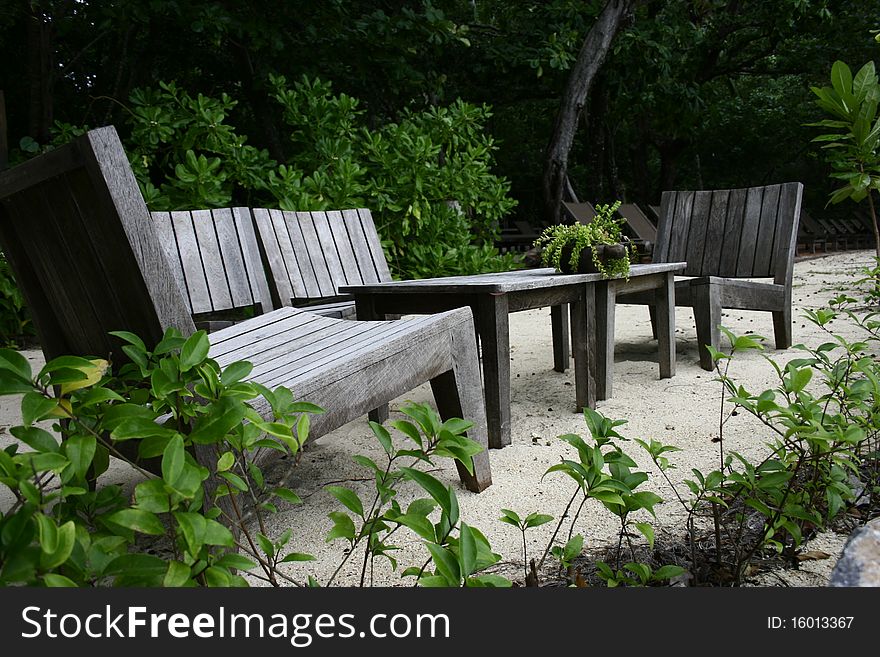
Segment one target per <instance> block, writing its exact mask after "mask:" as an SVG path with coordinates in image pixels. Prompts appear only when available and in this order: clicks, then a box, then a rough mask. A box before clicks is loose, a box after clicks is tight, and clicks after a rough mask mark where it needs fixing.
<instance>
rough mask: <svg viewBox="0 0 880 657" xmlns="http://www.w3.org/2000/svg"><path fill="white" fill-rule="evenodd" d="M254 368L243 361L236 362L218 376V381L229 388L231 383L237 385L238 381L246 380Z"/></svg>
mask: <svg viewBox="0 0 880 657" xmlns="http://www.w3.org/2000/svg"><path fill="white" fill-rule="evenodd" d="M253 369H254V366H253V365H252V364H251V363H249V362H247V361H244V360H240V361H237V362H235V363H232V364H231V365H229V366H228V367H227V368H226V369H225V370H223V372H222V374H221V375H220V380H221V381H223V385H226V386H231V385H232V384H233V383H238V382H239V381H241V380H243V379H246V378H247V377H248V376H250V373H251V372H252V371H253Z"/></svg>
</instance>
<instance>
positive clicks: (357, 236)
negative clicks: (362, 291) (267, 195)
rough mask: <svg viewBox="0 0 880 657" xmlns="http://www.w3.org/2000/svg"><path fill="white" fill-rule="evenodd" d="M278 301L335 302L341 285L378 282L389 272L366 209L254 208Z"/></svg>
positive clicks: (292, 302)
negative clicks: (304, 210) (293, 209)
mask: <svg viewBox="0 0 880 657" xmlns="http://www.w3.org/2000/svg"><path fill="white" fill-rule="evenodd" d="M254 216H255V218H256V224H257V232H258V235H259V239H260V243H261V245H262V247H263V250H264V252H265V254H266V262H267V264H268V266H269V269H270V279H271V281H272V284H273V285H274V286H275V291H276V294H277V296H278V299H279V301H280V303H282V304H284V305H290V304H294V305H302V304H307V303H311V302H316V301H320V300H326V299H334V298H338V297H341V296H343V295H340V294H339V287H340V286H342V285H357V284H360V283H380V282H383V281H389V280H391V272H390V271H389V269H388V263H387V261H386V260H385V254H384V252H383V251H382V244H381V242H380V241H379V235H378V233H377V232H376V226H375V224H374V223H373V218H372V216H371V215H370V212H369V210H365V209H359V210H342V211H328V212H318V211H315V212H286V211H285V212H283V211H281V210H261V209H256V210H254Z"/></svg>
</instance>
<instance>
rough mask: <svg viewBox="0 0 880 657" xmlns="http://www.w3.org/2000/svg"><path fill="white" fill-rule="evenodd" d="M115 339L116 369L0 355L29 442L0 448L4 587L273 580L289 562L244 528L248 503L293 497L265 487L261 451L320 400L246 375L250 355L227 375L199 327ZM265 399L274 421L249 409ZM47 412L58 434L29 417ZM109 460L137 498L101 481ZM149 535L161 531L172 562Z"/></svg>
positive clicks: (300, 432)
mask: <svg viewBox="0 0 880 657" xmlns="http://www.w3.org/2000/svg"><path fill="white" fill-rule="evenodd" d="M116 335H118V337H120V338H121V339H122V340H123V341H124V342H126V344H125V346H123V347H122V349H123V350H124V351H125V353H126V354H127V355H128V356H129V358H130V359H131V361H132V362H131V363H129V364H127V365H124V366H123V367H122V368H120V371H119V372H118V374H115V375H114V374H112V373H110V371H109V363H108V362H107V361H105V360H100V359H95V360H88V359H85V358H79V357H75V356H64V357H61V358H56V359H54V360H52V361H50V362H48V363H46V365H45V366H44V367H43V368H42V369H41V370H40V371H39V372H38V373H37V374H36V375H34V374H33V373H32V372H31V368H30V365H29V364H28V362H27V360H26V359H25V358H24V357H23V356H21V355H20V354H19V353H18V352H15V351H12V350H8V349H5V350H2V351H0V394H4V395H10V394H21V395H22V400H21V414H22V425H21V426H17V427H13V428H12V429H11V433H12V435H13V436H15V437H16V438H17V439H18V440H19V441H20V442H21V444H23V445H27V446H29V447H30V448H31V450H30V451H19V449H18V447H19V445H18V444H16V443H13V444H11V445H10V446H9V447H7V448H6V449H5V450H2V451H0V483H2V485H3V486H4V487H5V488H7V489H8V490H9V491H10V492H11V493H12V495H13V496H14V498H15V503H14V504H13V505H12V506H11V507H10V508H9V509H7V510H5V512H4V513H3V516H2V518H0V584H2V585H13V584H29V585H34V584H44V585H46V586H77V585H79V586H82V585H96V584H111V583H112V584H116V585H125V586H158V585H165V586H189V585H207V586H240V585H244V584H245V583H246V582H245V580H244V579H243V578H242V577H241V576H240V575H238V574H236V572H235V571H236V570H238V569H258V572H257V573H256V575H255V576H257V577H261V578H263V579H266V580H267V581H270V582H272V583H277V577H278V572H277V563H279V562H280V561H283V560H284V559H283V558H281V556H280V554H278V551H275V552H274V553H272V554H270V553H269V551H268V550H266V549H260V548H258V547H257V546H258V545H259V546H264V545H268V544H270V543H271V542H270V541H269V539H268V538H267V537H265V536H263V535H262V534H260V533H256V534H254V532H253V531H252V530H251V529H249V525H248V523H247V522H246V520H247V511H246V507H248V506H252V503H251V501H252V498H254V497H255V496H257V495H263V496H265V497H266V498H267V499H266V500H265V502H263V503H262V504H259V505H258V506H257V507H256V509H255V512H256V514H257V515H258V517H260V515H261V514H263V513H264V512H266V511H273V510H274V506H273V504H272V502H271V501H270V500H271V499H272V497H274V498H277V499H283V500H287V501H291V502H297V501H299V500H298V498H297V496H296V495H295V494H294V493H293V492H292V491H290V490H288V489H285V488H276V489H267V487H266V485H265V481H264V478H263V473H262V471H261V469H260V467H259V466H258V465H257V462H258V456H259V451H260V450H267V449H271V450H280V451H282V452H285V453H288V454H291V453H296V452H297V451H298V450H299V448H300V447H301V446H302V444H303V442H305V440H306V438H307V437H308V429H309V414H310V413H314V412H320V409H319V408H317V407H315V406H313V405H311V404H306V403H303V402H294V401H293V399H292V396H291V394H290V391H289V390H286V389H284V388H278V389H276V390H274V391H272V390H268V389H266V388H265V387H263V386H260V385H258V384H255V383H246V382H244V381H243V379H244V377H246V376H247V375H248V373H249V372H250V370H251V366H250V364H248V363H243V362H239V363H233V364H231V365H229V366H228V367H227V368H226V369H224V370H222V371H221V369H220V368H219V367H218V366H217V364H216V363H215V362H214V361H213V360H210V359H208V358H207V352H208V338H207V336H206V335H205V333H204V332H203V331H200V332H198V333H195V334H194V335H192V336H191V337H189V338H187V339H184V338H182V337H181V336H180V335H179V333H177V332H175V331H173V330H169V331H168V332H167V333H166V335H165V338H164V339H163V340H162V341H161V342H160V343H159V344H158V345H157V346H156V347H155V349H154V350H152V351H148V350H147V349H146V347H145V346H144V344H143V342H142V341H141V340H140V339H139V338H137V336H134V335H132V334H129V333H124V332H121V333H117V334H116ZM53 390H54V391H55V393H53ZM260 396H262V397H263V398H265V399H266V400H267V401H268V402H269V405H270V406H271V409H272V414H273V418H272V421H271V422H267V421H265V420H263V418H262V417H260V415H259V414H258V413H257V412H256V411H255V410H254V409H253V408H252V407H251V406H250V405H249V402H252V401H253V400H254V399H256V398H257V397H260ZM42 420H55V421H57V424H56V425H55V426H54V430H55V433H56V434H58V435H60V436H61V437H62V441H61V442H60V443H59V442H58V440H57V438H56V437H55V435H53V434H52V433H50V432H49V431H46V430H45V429H43V428H40V427H39V426H37V425H36V423H37V422H40V421H42ZM244 420H247V422H244ZM264 434H269V435H271V436H273V437H274V438H275V439H268V438H267V437H266V436H265V435H264ZM195 450H200V452H201V458H200V459H199V460H198V461H197V460H196V459H195V458H194V457H193V455H192V454H193V452H194V451H195ZM110 455H113V456H116V457H118V458H121V459H122V460H124V461H126V462H128V463H130V464H131V465H132V467H135V468H137V469H138V470H139V471H140V472H141V474H143V475H144V476H145V477H146V480H145V481H142V482H141V483H139V484H137V486H136V487H135V489H134V497H133V501H131V500H129V499H128V498H127V497H126V495H125V494H124V492H123V490H122V488H121V487H120V486H118V485H97V486H96V485H95V482H96V481H97V479H98V477H99V476H100V475H101V474H102V473H103V472H104V471H106V470H107V468H108V465H109V457H110ZM148 459H157V460H158V461H159V465H158V467H157V470H158V472H159V473H160V474H159V475H158V476H153V475H151V474H150V473H149V472H147V471H146V470H145V469H144V465H143V462H144V461H145V460H148ZM260 526H261V527H262V522H261V524H260ZM230 527H231V528H233V529H234V530H235V531H236V533H240V535H241V536H242V537H243V539H244V540H242V541H241V544H240V545H239V544H237V543H236V537H235V535H234V533H233V531H231V530H230ZM145 537H156V538H162V539H165V540H166V542H167V546H168V547H167V550H168V552H169V554H168V557H167V559H162V558H160V557H159V556H156V555H155V554H153V553H152V552H153V551H152V550H151V549H150V545H149V542H148V541H146V540H144V539H145ZM287 540H289V536H288V537H286V539H285V540H282V541H280V543H281V544H284V543H286V542H287ZM239 547H240V548H241V550H242V552H244V554H246V555H247V556H243V555H240V554H238V548H239ZM285 558H286V557H285Z"/></svg>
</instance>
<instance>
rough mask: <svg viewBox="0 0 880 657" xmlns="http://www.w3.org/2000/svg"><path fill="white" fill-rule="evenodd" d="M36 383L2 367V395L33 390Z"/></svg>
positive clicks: (18, 393)
mask: <svg viewBox="0 0 880 657" xmlns="http://www.w3.org/2000/svg"><path fill="white" fill-rule="evenodd" d="M33 389H34V385H33V384H32V383H31V382H30V381H25V380H24V379H22V378H21V377H20V376H19V375H18V374H16V373H15V372H11V371H9V370H2V369H0V395H20V394H22V393H28V392H33Z"/></svg>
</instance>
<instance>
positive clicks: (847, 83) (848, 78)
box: [831, 60, 853, 98]
mask: <svg viewBox="0 0 880 657" xmlns="http://www.w3.org/2000/svg"><path fill="white" fill-rule="evenodd" d="M831 86H832V87H834V91H836V92H837V93H838V95H840V96H841V97H843V98H845V97H846V96H849V95H850V94H851V93H852V86H853V77H852V71H850V68H849V66H847V65H846V64H845V63H844V62H842V61H840V60H838V61H836V62H834V64H833V65H832V66H831Z"/></svg>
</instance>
